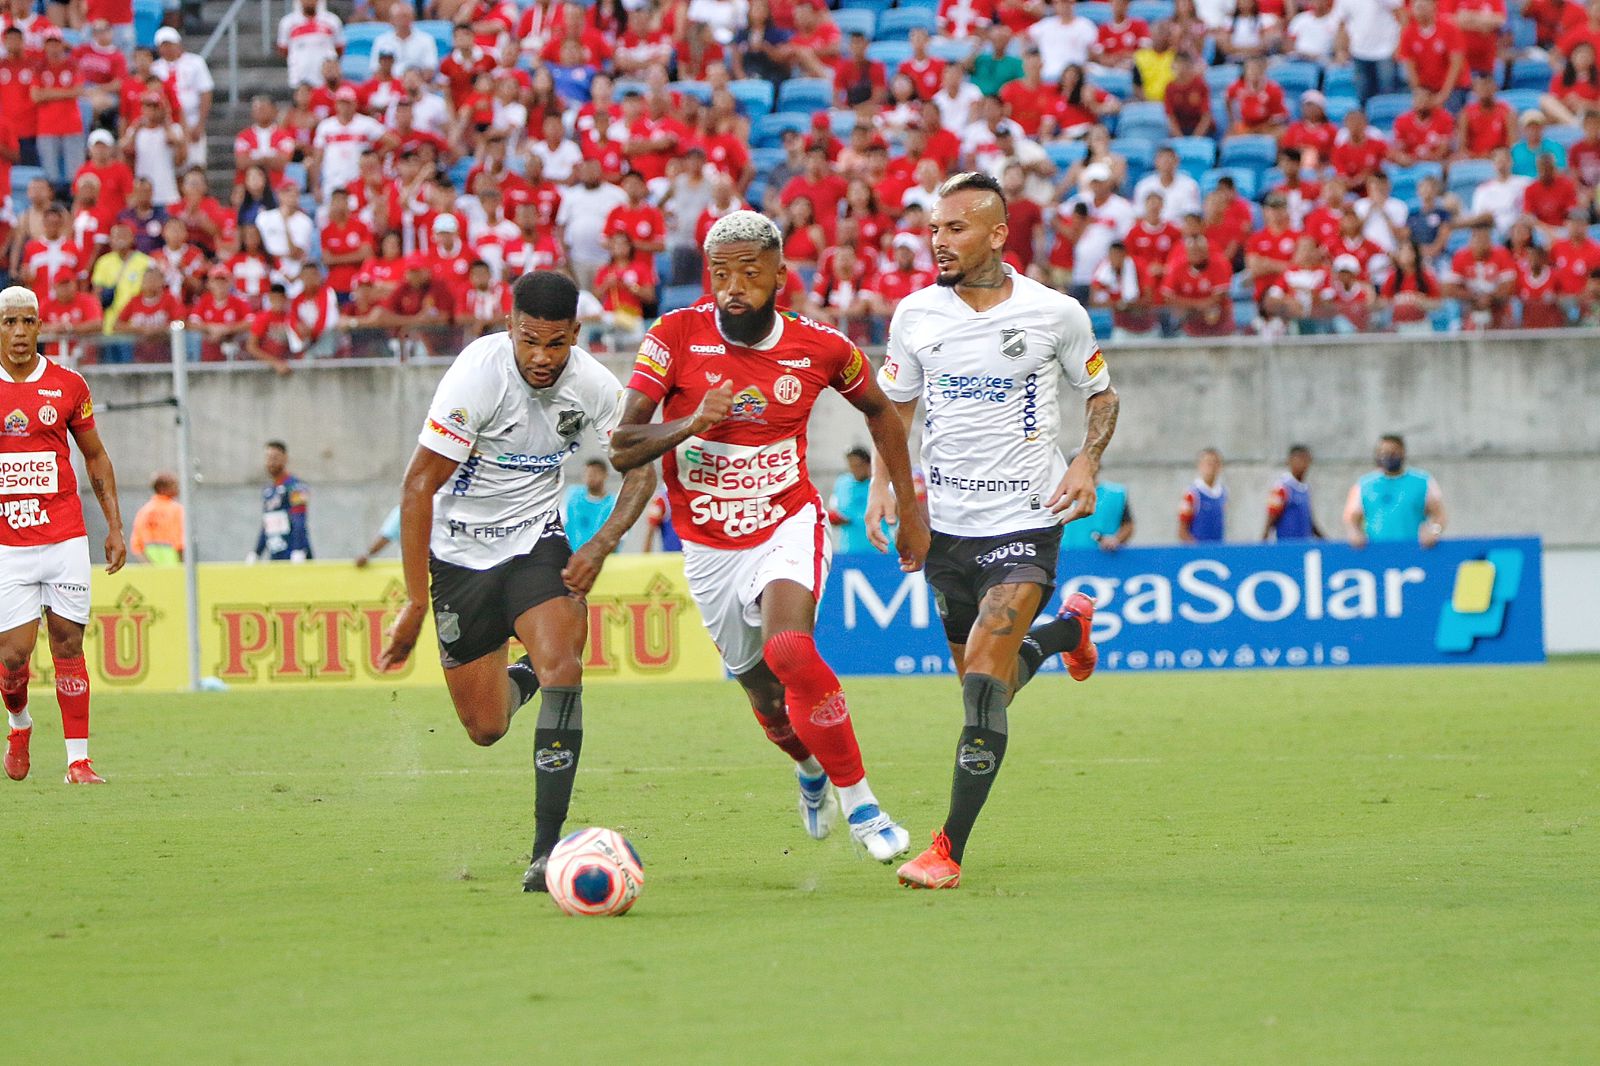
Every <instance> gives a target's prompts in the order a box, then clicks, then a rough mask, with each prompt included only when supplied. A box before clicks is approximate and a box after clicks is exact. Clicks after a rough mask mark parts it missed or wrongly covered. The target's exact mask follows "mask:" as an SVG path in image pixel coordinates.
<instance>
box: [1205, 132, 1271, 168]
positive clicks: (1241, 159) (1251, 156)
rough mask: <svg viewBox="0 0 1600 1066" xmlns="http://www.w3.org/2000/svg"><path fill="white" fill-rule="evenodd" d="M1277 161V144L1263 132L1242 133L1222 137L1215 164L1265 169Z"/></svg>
mask: <svg viewBox="0 0 1600 1066" xmlns="http://www.w3.org/2000/svg"><path fill="white" fill-rule="evenodd" d="M1277 161H1278V144H1277V142H1276V141H1274V140H1273V139H1272V138H1271V137H1268V136H1266V135H1265V134H1243V135H1240V136H1237V137H1224V138H1223V139H1222V146H1221V151H1220V152H1219V153H1218V156H1217V165H1218V166H1223V167H1248V168H1249V169H1251V170H1256V171H1261V170H1266V169H1267V168H1268V167H1270V166H1272V165H1273V164H1274V163H1276V162H1277Z"/></svg>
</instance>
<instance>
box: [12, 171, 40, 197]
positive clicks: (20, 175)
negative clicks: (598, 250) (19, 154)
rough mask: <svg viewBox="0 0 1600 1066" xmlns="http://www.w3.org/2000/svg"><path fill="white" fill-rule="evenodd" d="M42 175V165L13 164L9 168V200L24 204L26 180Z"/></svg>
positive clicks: (26, 191) (26, 192) (26, 195)
mask: <svg viewBox="0 0 1600 1066" xmlns="http://www.w3.org/2000/svg"><path fill="white" fill-rule="evenodd" d="M42 177H44V168H43V167H25V166H20V165H19V166H14V167H12V168H11V202H12V203H13V204H18V205H25V204H27V202H28V182H30V181H32V180H33V179H34V178H42Z"/></svg>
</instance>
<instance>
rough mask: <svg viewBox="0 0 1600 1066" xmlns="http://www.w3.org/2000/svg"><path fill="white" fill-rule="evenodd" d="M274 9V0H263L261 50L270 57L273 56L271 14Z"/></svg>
mask: <svg viewBox="0 0 1600 1066" xmlns="http://www.w3.org/2000/svg"><path fill="white" fill-rule="evenodd" d="M271 9H272V0H261V50H262V51H263V52H266V53H267V54H268V55H271V54H272V28H271V26H272V24H271V22H270V15H269V12H270V11H271Z"/></svg>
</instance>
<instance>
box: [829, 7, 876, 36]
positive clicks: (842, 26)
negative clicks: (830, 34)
mask: <svg viewBox="0 0 1600 1066" xmlns="http://www.w3.org/2000/svg"><path fill="white" fill-rule="evenodd" d="M833 24H834V25H835V26H838V27H839V32H840V33H842V34H844V35H845V36H846V37H848V36H850V35H851V34H852V33H862V34H865V35H866V38H867V40H869V41H870V40H872V32H873V30H875V29H877V26H878V13H877V12H876V11H865V10H862V9H861V8H859V7H847V8H841V9H840V10H838V11H835V12H834V13H833Z"/></svg>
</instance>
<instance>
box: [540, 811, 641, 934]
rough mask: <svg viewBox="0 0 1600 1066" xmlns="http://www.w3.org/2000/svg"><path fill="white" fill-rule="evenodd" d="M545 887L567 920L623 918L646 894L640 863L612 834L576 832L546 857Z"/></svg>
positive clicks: (624, 841) (624, 842) (623, 841)
mask: <svg viewBox="0 0 1600 1066" xmlns="http://www.w3.org/2000/svg"><path fill="white" fill-rule="evenodd" d="M544 883H545V886H546V887H547V888H549V889H550V898H551V899H553V900H555V903H556V906H557V907H560V908H561V909H562V910H563V911H565V912H566V913H567V914H571V915H607V914H611V915H615V914H627V913H628V908H629V907H632V906H633V903H634V900H636V899H638V898H639V893H640V891H642V890H643V888H644V863H642V862H640V861H639V853H638V852H637V851H634V850H633V845H632V844H630V843H628V841H627V838H625V837H624V836H623V835H622V834H621V833H618V832H617V831H616V830H614V829H593V828H591V829H580V830H578V831H577V832H576V833H570V834H568V835H567V836H565V837H563V838H562V839H561V843H559V844H557V845H556V846H555V850H553V851H552V852H550V861H549V863H548V864H547V865H546V867H545V874H544Z"/></svg>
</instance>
